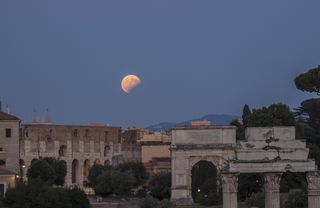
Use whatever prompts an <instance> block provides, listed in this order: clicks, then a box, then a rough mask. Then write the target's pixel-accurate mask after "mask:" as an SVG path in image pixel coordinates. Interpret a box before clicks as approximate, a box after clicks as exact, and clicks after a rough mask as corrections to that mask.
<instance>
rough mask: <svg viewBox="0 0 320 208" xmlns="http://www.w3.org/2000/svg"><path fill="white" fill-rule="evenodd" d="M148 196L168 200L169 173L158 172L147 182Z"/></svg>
mask: <svg viewBox="0 0 320 208" xmlns="http://www.w3.org/2000/svg"><path fill="white" fill-rule="evenodd" d="M148 189H149V190H150V195H151V196H153V197H155V198H157V199H160V200H162V199H169V198H170V194H171V173H170V172H160V173H157V174H155V175H153V176H152V177H151V179H150V181H149V185H148Z"/></svg>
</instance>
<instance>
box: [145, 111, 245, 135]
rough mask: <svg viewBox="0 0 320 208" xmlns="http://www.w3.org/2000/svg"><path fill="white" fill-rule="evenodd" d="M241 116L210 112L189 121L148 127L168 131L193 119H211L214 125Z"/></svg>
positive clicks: (153, 129) (228, 122)
mask: <svg viewBox="0 0 320 208" xmlns="http://www.w3.org/2000/svg"><path fill="white" fill-rule="evenodd" d="M238 118H239V116H235V115H228V114H209V115H205V116H203V117H201V118H196V119H191V120H188V121H183V122H178V123H174V122H162V123H159V124H155V125H151V126H148V127H146V129H148V130H149V131H151V132H154V131H168V130H170V129H171V128H173V127H180V126H187V125H189V124H190V122H191V121H199V120H207V121H210V122H211V124H213V125H229V124H230V122H231V121H232V120H234V119H238Z"/></svg>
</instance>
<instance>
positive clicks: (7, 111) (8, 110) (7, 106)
mask: <svg viewBox="0 0 320 208" xmlns="http://www.w3.org/2000/svg"><path fill="white" fill-rule="evenodd" d="M6 113H7V114H10V108H9V105H8V104H6Z"/></svg>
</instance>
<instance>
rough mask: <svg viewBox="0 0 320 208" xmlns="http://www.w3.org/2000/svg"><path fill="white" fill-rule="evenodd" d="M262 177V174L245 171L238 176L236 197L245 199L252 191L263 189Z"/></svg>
mask: <svg viewBox="0 0 320 208" xmlns="http://www.w3.org/2000/svg"><path fill="white" fill-rule="evenodd" d="M263 186H264V179H263V175H262V174H258V173H245V174H240V175H239V177H238V189H239V191H238V198H239V200H240V201H245V200H246V199H247V198H249V197H251V195H252V194H254V193H259V192H261V191H263Z"/></svg>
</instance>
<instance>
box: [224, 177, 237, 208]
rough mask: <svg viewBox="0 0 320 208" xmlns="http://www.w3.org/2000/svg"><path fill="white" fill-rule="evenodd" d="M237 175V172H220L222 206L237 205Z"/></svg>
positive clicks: (228, 207) (230, 206)
mask: <svg viewBox="0 0 320 208" xmlns="http://www.w3.org/2000/svg"><path fill="white" fill-rule="evenodd" d="M238 175H239V174H237V173H222V174H221V178H222V192H223V208H237V207H238V196H237V194H238Z"/></svg>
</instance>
